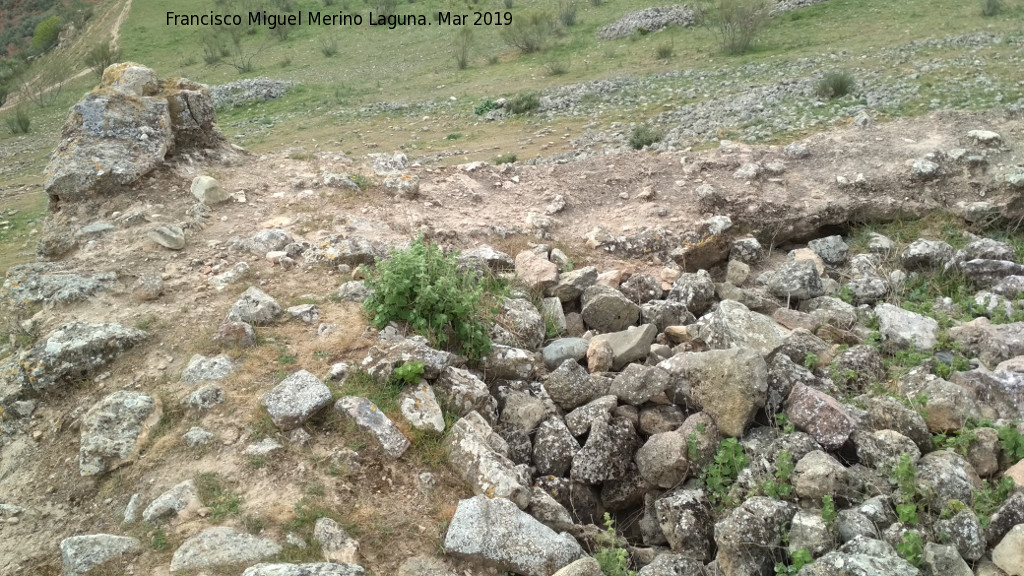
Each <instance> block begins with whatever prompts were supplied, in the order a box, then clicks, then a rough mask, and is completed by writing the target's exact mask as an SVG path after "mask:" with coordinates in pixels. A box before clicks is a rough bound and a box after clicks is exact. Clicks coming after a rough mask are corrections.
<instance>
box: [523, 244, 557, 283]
mask: <svg viewBox="0 0 1024 576" xmlns="http://www.w3.org/2000/svg"><path fill="white" fill-rule="evenodd" d="M515 265H516V276H517V277H518V278H519V281H520V282H522V283H523V285H524V286H526V287H527V289H529V290H532V291H535V292H540V293H544V291H546V290H547V289H549V288H553V287H554V286H555V285H556V284H557V283H558V266H557V265H555V263H554V262H550V261H548V259H547V258H545V257H543V256H541V255H539V254H536V253H534V252H531V251H529V250H524V251H522V252H520V253H519V254H516V263H515Z"/></svg>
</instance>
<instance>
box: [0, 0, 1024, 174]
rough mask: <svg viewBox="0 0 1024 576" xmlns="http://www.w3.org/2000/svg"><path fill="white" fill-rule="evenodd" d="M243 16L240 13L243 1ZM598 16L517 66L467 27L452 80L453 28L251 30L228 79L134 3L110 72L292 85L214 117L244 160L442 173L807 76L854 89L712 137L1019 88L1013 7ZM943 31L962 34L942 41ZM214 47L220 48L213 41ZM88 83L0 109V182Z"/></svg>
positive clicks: (952, 3)
mask: <svg viewBox="0 0 1024 576" xmlns="http://www.w3.org/2000/svg"><path fill="white" fill-rule="evenodd" d="M124 1H125V0H105V1H104V2H100V3H97V4H96V5H95V6H96V10H95V14H96V15H95V16H94V17H93V19H92V20H90V23H89V29H88V30H87V31H86V34H84V35H83V37H82V39H81V40H80V41H79V43H78V44H77V45H76V46H75V47H73V48H72V49H71V50H69V51H67V52H65V53H62V54H51V55H49V56H47V57H45V58H43V59H41V60H40V61H38V62H36V63H35V64H34V65H33V66H32V68H31V69H30V70H29V72H27V73H26V75H27V76H29V77H32V78H36V79H39V78H43V77H52V76H53V75H54V70H59V71H62V72H63V73H65V74H66V73H68V71H77V70H81V69H82V68H83V64H82V57H83V56H84V54H85V53H86V52H87V51H88V49H89V48H91V47H92V46H94V45H96V44H98V43H99V42H103V41H106V39H107V38H109V35H110V31H109V29H106V28H104V26H109V25H110V23H112V22H113V21H114V20H115V19H116V17H117V15H118V13H119V12H120V8H121V7H122V6H123V5H124ZM282 1H283V0H277V3H278V4H280V3H281V2H282ZM328 1H329V2H330V3H331V5H330V6H325V2H324V0H292V1H291V2H290V4H291V6H290V9H291V10H302V11H308V10H323V11H324V12H337V11H339V10H344V11H345V12H347V13H355V12H358V13H360V14H362V15H364V17H365V16H366V15H367V14H368V12H369V11H371V10H373V9H374V8H373V5H375V4H376V2H372V3H370V2H367V1H365V0H346V1H343V2H336V1H335V0H328ZM235 2H236V4H237V5H236V6H235V7H233V8H232V7H231V3H230V2H221V3H219V4H218V5H225V4H227V7H224V8H217V10H218V11H238V12H243V11H246V10H247V8H246V7H242V6H241V2H242V0H235ZM701 2H702V3H701V4H698V6H699V7H700V8H702V9H703V10H705V11H708V12H709V13H713V10H714V4H713V2H710V0H708V1H704V0H701ZM250 4H254V2H250V3H249V4H246V5H245V6H249V5H250ZM371 4H373V5H371ZM597 4H599V5H597V6H595V5H594V3H593V2H585V1H578V2H576V4H575V6H576V10H577V13H576V23H575V25H574V26H572V27H564V26H563V27H561V31H560V32H559V35H558V36H557V37H553V38H552V41H551V46H550V48H548V49H546V50H543V51H540V52H537V53H533V54H521V53H520V52H519V51H517V50H515V49H513V48H511V47H509V46H508V45H507V44H506V43H505V42H504V41H503V38H502V36H501V29H502V28H501V27H498V26H489V27H488V26H478V27H470V28H472V42H471V45H470V48H469V51H468V55H469V58H468V67H467V68H466V69H462V70H460V69H459V68H458V67H457V66H456V60H455V56H454V45H455V43H456V40H457V35H458V34H459V33H460V28H459V27H451V26H438V25H432V26H425V27H404V28H398V29H395V30H388V29H386V28H383V27H370V26H365V25H364V26H362V27H334V28H318V27H310V26H301V27H295V28H292V29H290V30H288V31H287V34H277V33H274V32H272V31H268V30H266V29H259V30H255V31H254V32H255V33H254V34H252V35H249V34H243V35H242V36H241V37H240V44H239V45H240V46H241V54H242V55H243V60H245V62H244V63H245V64H248V65H250V67H251V69H244V68H246V67H245V66H238V63H239V61H238V60H237V59H233V58H231V57H225V58H223V59H222V61H221V62H218V63H213V64H211V63H208V62H207V61H206V60H207V58H206V54H205V53H204V48H205V47H208V46H209V45H210V43H211V42H212V41H214V40H211V39H210V37H211V35H212V34H213V31H212V30H211V29H208V28H191V29H190V28H180V27H170V26H167V25H166V23H165V22H166V18H165V11H166V9H167V8H166V6H163V5H160V4H158V3H154V2H147V1H144V0H142V1H136V2H134V3H133V4H132V6H131V11H130V14H129V15H128V18H127V20H126V21H125V22H124V24H123V26H122V27H121V50H122V57H123V59H129V60H134V61H137V62H141V63H144V64H146V65H148V66H151V67H153V68H154V69H156V71H157V72H158V73H159V74H160V75H161V76H186V77H189V78H192V79H195V80H199V81H202V82H205V83H209V84H218V83H224V82H229V81H232V80H236V79H239V78H243V77H255V76H270V77H273V78H279V79H284V80H291V81H295V82H299V83H301V85H300V86H298V87H297V88H294V89H293V90H291V91H290V92H289V93H288V94H287V95H286V96H285V97H284V98H281V99H280V100H277V101H274V102H269V103H265V104H254V105H250V106H247V107H243V108H237V109H233V110H224V111H221V113H220V123H221V127H222V129H223V130H224V131H225V132H226V133H227V134H228V135H229V136H230V137H232V138H233V139H234V141H235V142H237V143H239V144H242V145H245V146H248V147H251V148H253V149H255V150H257V151H260V150H268V149H274V148H279V147H282V146H287V147H311V146H313V145H318V146H320V147H321V149H324V148H326V149H340V150H343V151H346V152H349V153H353V154H361V153H364V152H366V151H368V150H374V149H390V148H398V147H404V148H405V149H407V150H409V151H411V152H412V153H413V154H414V155H417V154H418V155H432V154H437V155H438V156H439V157H444V156H445V155H448V154H453V153H454V152H458V154H457V155H456V156H455V158H454V160H453V161H463V160H465V159H493V158H494V157H495V156H497V155H498V154H500V153H515V154H517V155H518V157H519V158H520V159H525V158H530V157H532V156H535V155H538V154H551V153H554V152H561V151H568V150H569V149H570V148H571V146H570V144H569V142H570V141H571V140H572V139H573V138H577V137H579V136H580V135H581V134H582V132H583V131H584V127H589V128H596V129H599V130H602V129H609V128H612V129H615V126H617V125H618V124H617V123H624V124H625V125H628V124H629V123H631V122H646V121H651V120H652V119H654V120H655V121H656V122H659V123H661V124H664V126H663V127H664V128H667V129H676V128H679V127H680V126H678V125H682V124H685V123H686V117H685V116H682V117H678V118H677V117H676V116H673V115H672V114H671V111H674V110H678V109H681V108H683V107H686V106H691V107H692V106H695V105H698V106H699V105H702V104H703V103H705V102H716V101H723V100H728V99H729V98H733V97H739V96H741V95H744V94H747V96H746V97H748V98H753V99H752V100H751V101H752V102H753V104H754V105H759V103H758V102H757V101H756V97H751V96H749V94H748V93H749V91H750V89H751V88H752V87H759V86H767V87H771V86H775V85H779V84H780V83H786V82H790V83H791V82H799V81H803V80H805V79H808V78H810V79H814V78H818V77H820V76H821V75H823V74H825V73H826V72H829V71H832V70H837V69H849V70H851V71H852V74H853V75H854V77H855V78H856V80H857V82H858V91H857V92H856V93H855V94H854V95H853V96H849V97H847V98H843V99H838V100H836V101H833V102H825V103H824V104H822V103H819V102H817V101H816V99H815V98H813V97H812V98H807V97H804V96H802V95H796V96H794V95H793V94H792V93H787V94H783V95H782V96H780V97H778V98H777V99H776V100H777V101H776V102H766V104H767V105H769V106H779V107H783V108H784V109H785V110H786V114H788V115H790V116H792V117H793V118H794V121H793V122H789V123H786V124H785V125H782V126H781V127H780V125H778V123H774V124H773V123H771V122H765V121H764V120H763V119H758V118H751V119H745V118H744V114H742V113H738V114H734V115H733V116H729V117H723V118H721V119H714V118H713V119H712V121H713V122H720V123H721V124H722V125H721V126H719V127H718V128H719V129H720V130H719V135H720V136H730V137H736V134H732V133H731V131H732V130H736V129H740V128H743V127H747V128H749V127H750V126H751V125H755V124H757V123H758V122H761V123H763V124H764V126H763V130H760V131H758V132H757V134H759V136H758V138H760V139H762V140H763V139H766V138H780V137H781V138H793V137H797V136H799V135H800V134H803V133H806V132H807V131H812V130H819V129H821V128H822V127H823V126H827V125H828V124H829V123H830V122H833V121H835V119H836V118H839V117H842V116H843V114H844V111H845V110H847V109H848V108H849V107H851V106H856V105H861V104H866V105H868V106H869V107H871V108H872V109H873V110H875V111H876V113H879V114H881V115H882V116H885V115H913V114H919V113H923V112H926V111H928V110H930V109H932V108H935V107H967V108H983V107H990V106H993V105H998V104H1000V103H1007V102H1013V101H1015V100H1017V99H1019V98H1021V96H1022V95H1024V86H1021V84H1020V83H1019V80H1018V75H1019V70H1020V68H1021V66H1022V65H1024V62H1022V61H1021V44H1022V42H1024V36H1022V33H1021V23H1022V21H1024V19H1022V16H1024V10H1022V8H1021V6H1019V3H1018V4H1013V3H1008V4H1007V5H1006V10H1004V11H1003V12H1002V13H1001V14H1000V15H997V16H995V17H983V16H982V15H981V9H980V4H979V3H978V2H971V1H968V2H964V1H962V0H938V1H936V0H906V1H902V2H891V1H889V0H828V1H826V2H823V3H820V4H817V5H814V6H811V7H807V8H802V9H799V10H795V11H792V12H788V13H785V14H782V15H780V16H778V17H776V18H774V19H773V21H772V22H771V23H770V25H769V26H768V28H767V29H766V30H765V31H764V33H763V34H761V35H760V37H759V42H758V43H757V44H756V45H755V49H754V50H753V51H751V52H749V53H747V54H744V55H740V56H728V55H724V54H723V53H721V51H720V50H719V49H718V45H717V38H716V33H715V29H714V28H713V26H710V25H703V26H698V27H694V28H685V29H684V28H675V29H669V30H666V31H662V32H657V33H651V34H646V35H634V36H633V37H630V38H625V39H620V40H615V41H600V40H598V39H597V38H596V36H595V31H596V30H597V29H598V28H599V27H601V26H604V25H606V24H609V23H611V22H614V21H615V20H617V19H618V18H620V17H621V16H623V15H624V14H626V13H628V12H630V11H632V10H636V9H639V8H643V7H646V6H649V5H652V4H654V5H658V4H661V3H652V2H644V1H641V0H610V1H606V2H598V3H597ZM209 6H210V4H209V2H207V1H206V0H181V1H180V2H178V3H176V4H175V8H174V9H175V11H176V12H178V13H189V12H200V13H201V12H205V11H208V10H209V9H210V8H209ZM397 9H398V11H399V13H403V14H413V13H416V14H426V15H428V17H429V18H430V19H433V15H434V14H436V12H438V11H440V10H446V11H447V10H451V11H456V12H461V13H470V12H472V11H473V10H481V9H487V10H504V3H503V2H498V1H497V0H479V1H478V2H476V3H472V2H467V1H454V0H418V1H416V2H413V3H406V2H403V3H400V4H399V5H398V8H397ZM557 9H558V4H557V3H554V2H543V1H540V0H532V1H528V0H515V1H514V2H513V8H512V12H513V17H514V18H516V19H522V18H526V17H527V15H528V14H529V13H531V12H534V11H540V10H545V11H548V12H550V13H552V14H551V17H552V18H554V17H555V15H554V12H555V11H557ZM90 31H91V32H90ZM957 36H965V38H961V39H956V38H954V39H953V40H949V39H950V38H952V37H957ZM943 39H946V40H945V41H939V40H943ZM993 39H995V40H993ZM219 41H220V42H222V43H223V42H228V43H230V40H229V39H227V37H226V36H221V37H220V38H219ZM232 60H235V62H234V63H235V66H233V65H232ZM238 68H243V69H244V71H240V70H239V69H238ZM623 78H626V79H632V80H630V81H625V82H624V83H623V82H620V84H618V85H616V87H615V89H614V90H613V92H614V94H612V93H610V92H608V91H605V92H601V91H600V90H597V91H592V92H594V93H592V94H589V95H587V96H585V97H584V98H582V99H580V102H579V105H578V106H575V107H574V108H572V109H571V110H568V111H564V112H557V113H556V112H552V113H549V114H546V115H543V116H531V115H525V116H521V117H516V118H512V119H509V120H505V121H502V122H484V121H482V119H481V117H480V116H477V115H476V114H474V108H475V107H476V106H478V105H479V104H480V103H481V102H483V101H485V100H487V99H496V98H498V97H502V96H512V95H515V94H517V93H523V92H528V91H535V92H540V93H549V94H550V93H553V91H555V90H556V89H557V88H559V87H563V86H566V85H572V84H577V83H583V82H588V81H593V80H598V79H623ZM93 82H95V78H93V77H92V76H85V77H82V78H80V79H78V80H76V81H75V82H74V83H72V84H71V85H69V86H67V87H66V88H65V90H64V93H63V94H62V95H61V96H60V97H59V98H57V99H55V101H54V102H53V103H51V105H50V106H49V107H47V108H39V107H37V106H33V105H28V106H27V108H26V112H27V113H28V114H29V115H30V116H31V118H32V129H31V132H30V133H29V134H28V135H27V136H25V135H21V136H14V135H11V134H10V133H9V132H8V131H7V130H5V128H6V126H4V121H5V120H6V119H7V118H9V117H10V115H11V114H12V111H11V107H10V106H8V107H6V108H5V109H4V110H3V111H2V112H0V149H2V150H3V151H4V156H5V157H10V156H11V155H12V153H11V152H10V151H11V150H16V151H17V152H18V154H17V156H18V157H19V161H18V162H17V163H16V165H11V164H8V165H7V166H6V167H5V168H3V169H2V170H0V180H2V181H5V182H7V183H19V184H20V183H38V182H39V181H40V180H41V177H40V173H41V170H42V167H43V166H44V165H45V159H46V153H47V151H48V150H49V149H51V148H52V146H53V143H54V142H55V139H56V132H57V128H58V126H59V124H60V121H61V119H62V117H63V110H64V109H66V107H67V106H68V105H69V104H70V103H71V102H72V101H73V100H74V98H75V97H76V96H77V95H78V94H81V92H83V91H85V90H87V89H88V88H89V86H90V85H91V84H92V83H93ZM630 82H633V83H630ZM743 105H744V104H742V102H741V104H740V105H738V107H742V106H743ZM740 112H742V111H740ZM425 117H426V119H424V118H425ZM673 124H675V125H673ZM682 128H685V126H682ZM749 132H750V131H749V130H748V132H747V134H748V135H747V136H745V137H746V138H748V139H749V138H750V136H749ZM780 132H781V133H782V134H779V133H780Z"/></svg>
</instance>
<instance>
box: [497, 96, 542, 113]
mask: <svg viewBox="0 0 1024 576" xmlns="http://www.w3.org/2000/svg"><path fill="white" fill-rule="evenodd" d="M505 107H506V108H507V109H508V111H509V112H511V113H512V114H526V113H527V112H533V111H534V110H536V109H537V108H540V96H537V94H535V93H533V92H523V93H521V94H516V95H515V96H513V97H511V98H509V99H508V103H507V104H505Z"/></svg>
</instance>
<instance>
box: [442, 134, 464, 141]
mask: <svg viewBox="0 0 1024 576" xmlns="http://www.w3.org/2000/svg"><path fill="white" fill-rule="evenodd" d="M459 138H462V133H461V132H452V133H451V134H449V135H447V136H445V137H444V139H445V140H458V139H459Z"/></svg>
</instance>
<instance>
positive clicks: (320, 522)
mask: <svg viewBox="0 0 1024 576" xmlns="http://www.w3.org/2000/svg"><path fill="white" fill-rule="evenodd" d="M313 539H314V540H316V541H317V542H318V543H319V544H320V550H321V551H322V552H323V555H324V560H326V561H328V562H337V563H338V564H355V563H356V557H357V555H358V553H359V543H358V542H356V541H355V539H353V538H352V537H351V536H349V535H348V533H346V532H345V529H344V528H342V527H341V526H340V525H339V524H338V523H337V522H335V521H334V520H332V519H330V518H317V521H316V523H315V524H314V525H313Z"/></svg>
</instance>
